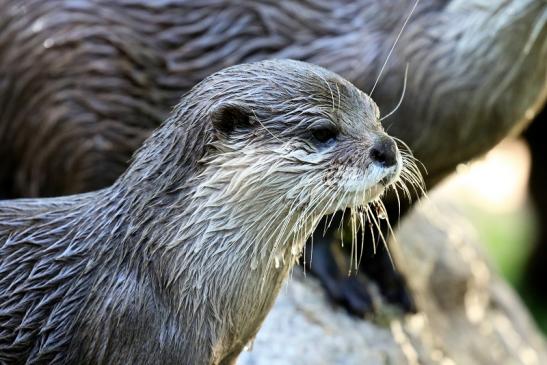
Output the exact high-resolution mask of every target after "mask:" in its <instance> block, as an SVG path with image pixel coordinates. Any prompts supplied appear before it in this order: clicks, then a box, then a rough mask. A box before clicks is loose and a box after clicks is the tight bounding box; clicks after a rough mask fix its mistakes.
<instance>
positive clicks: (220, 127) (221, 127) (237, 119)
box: [211, 102, 252, 135]
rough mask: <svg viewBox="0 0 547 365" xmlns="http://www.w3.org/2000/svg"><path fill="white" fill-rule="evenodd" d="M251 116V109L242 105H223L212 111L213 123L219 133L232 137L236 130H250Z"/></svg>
mask: <svg viewBox="0 0 547 365" xmlns="http://www.w3.org/2000/svg"><path fill="white" fill-rule="evenodd" d="M251 114H252V111H251V109H250V108H249V107H247V106H246V105H244V104H242V103H233V102H232V103H223V104H220V105H218V106H216V107H215V108H214V109H213V110H212V111H211V122H212V123H213V127H214V128H215V129H216V130H217V131H218V132H220V133H223V134H225V135H230V134H231V133H232V132H233V131H234V130H236V129H248V128H250V127H251V126H252V122H251Z"/></svg>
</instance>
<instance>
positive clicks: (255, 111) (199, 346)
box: [0, 60, 412, 364]
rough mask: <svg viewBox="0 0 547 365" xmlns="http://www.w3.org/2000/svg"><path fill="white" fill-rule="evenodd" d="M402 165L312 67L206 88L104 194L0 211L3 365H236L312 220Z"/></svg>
mask: <svg viewBox="0 0 547 365" xmlns="http://www.w3.org/2000/svg"><path fill="white" fill-rule="evenodd" d="M403 158H404V154H401V152H400V151H399V150H398V148H397V145H396V143H395V141H394V140H393V139H392V138H391V137H389V136H388V135H387V134H386V133H385V132H384V130H383V128H382V126H381V124H380V122H379V109H378V108H377V106H376V105H375V103H374V102H373V101H372V99H370V98H369V97H368V96H367V95H366V94H365V93H363V92H362V91H360V90H358V89H357V88H356V87H354V86H353V85H352V84H351V83H349V82H348V81H346V80H344V79H342V78H341V77H340V76H338V75H336V74H334V73H332V72H330V71H327V70H325V69H322V68H320V67H318V66H312V65H308V64H305V63H302V62H297V61H289V60H279V61H264V62H259V63H252V64H243V65H239V66H233V67H230V68H227V69H224V70H222V71H220V72H218V73H216V74H214V75H212V76H210V77H208V78H206V79H205V80H204V81H202V82H200V83H199V84H198V85H197V86H195V87H194V88H193V89H192V90H191V91H190V92H189V93H188V94H187V95H185V96H184V97H183V99H182V101H181V102H180V103H179V104H178V105H177V106H176V107H175V108H174V110H173V112H172V113H171V115H170V116H169V117H168V118H167V120H166V121H165V122H164V123H163V124H162V125H161V127H160V128H159V129H157V130H156V131H155V132H154V133H153V134H152V135H151V136H150V137H149V138H148V139H147V140H146V141H145V142H144V144H143V146H142V147H141V148H140V149H139V150H138V151H137V152H136V154H135V155H134V158H133V160H132V162H131V164H130V166H129V167H128V169H127V170H126V171H125V172H124V173H123V174H122V175H121V176H120V177H119V178H118V179H117V180H116V181H115V182H114V184H113V185H111V186H110V187H107V188H104V189H101V190H97V191H94V192H89V193H82V194H78V195H72V196H63V197H54V198H35V199H20V200H12V201H2V202H1V203H0V362H2V363H20V362H26V363H48V364H61V363H63V364H65V363H73V364H151V363H160V364H175V363H176V364H232V363H233V362H234V361H235V358H236V357H237V355H238V354H239V353H240V352H241V351H242V349H243V347H244V345H245V344H246V343H247V342H248V341H249V340H250V339H251V338H252V337H253V336H254V335H255V334H256V332H257V330H258V328H259V326H260V324H261V322H262V321H263V319H264V317H265V316H266V314H267V312H268V310H269V308H270V307H271V306H272V304H273V301H274V299H275V297H276V295H277V293H278V292H279V290H280V286H281V284H282V283H283V282H284V280H285V278H286V277H287V274H288V273H289V270H290V268H291V267H292V265H293V264H294V262H295V261H296V260H297V259H298V257H299V256H300V254H301V251H302V248H303V247H304V243H305V241H306V238H307V237H308V236H309V235H310V234H311V233H312V232H313V230H314V227H315V226H316V225H317V223H318V221H319V219H320V218H321V217H322V216H324V215H325V214H329V213H332V212H334V211H336V210H339V209H344V208H351V209H352V210H353V211H355V212H359V211H362V210H363V209H365V208H366V206H367V204H368V203H369V202H373V201H376V200H377V199H378V198H379V196H380V195H381V194H382V193H383V192H384V191H385V189H386V188H387V187H389V186H392V184H394V183H397V182H398V181H400V178H399V177H400V176H401V174H403V175H402V176H404V170H403V166H405V168H408V166H410V165H411V164H412V161H408V164H407V162H406V161H404V160H403ZM358 216H359V214H357V213H356V217H358Z"/></svg>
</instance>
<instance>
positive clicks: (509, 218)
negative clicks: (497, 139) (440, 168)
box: [439, 140, 547, 334]
mask: <svg viewBox="0 0 547 365" xmlns="http://www.w3.org/2000/svg"><path fill="white" fill-rule="evenodd" d="M529 171H530V153H529V150H528V148H527V146H526V144H525V143H524V142H522V141H520V140H508V141H504V142H503V143H502V144H501V145H500V146H498V147H497V148H495V149H494V150H492V151H491V152H490V153H488V154H487V155H486V156H485V157H484V158H483V159H481V160H478V161H475V162H473V163H471V164H468V165H464V166H461V167H460V168H459V169H458V172H457V173H456V174H455V175H454V176H452V177H450V178H449V179H447V181H445V182H444V183H443V184H442V185H441V186H440V187H439V190H440V192H441V193H442V194H447V195H448V196H449V197H450V199H451V200H455V201H456V202H457V203H458V205H459V206H461V208H462V209H463V211H464V212H465V213H466V215H467V216H468V218H469V219H470V220H471V221H472V222H473V224H474V226H475V228H476V230H477V232H478V234H479V238H480V241H481V242H482V243H483V245H484V249H485V251H486V252H487V254H488V255H489V256H490V258H491V260H492V264H493V265H494V267H496V268H497V269H498V270H499V272H500V273H501V274H502V275H503V276H504V277H505V278H506V279H507V280H508V281H509V283H510V284H511V285H513V287H514V288H515V289H516V290H517V291H518V292H519V294H520V295H521V297H522V299H523V300H524V302H525V303H526V304H527V305H528V307H529V308H530V310H531V312H532V315H533V316H534V317H535V319H536V322H537V323H538V326H539V327H540V328H541V329H542V331H543V333H544V334H547V308H546V307H545V305H544V304H543V303H542V302H541V301H540V297H539V296H538V293H535V292H534V291H533V290H531V289H530V287H529V285H528V283H527V281H526V279H525V276H524V272H525V268H526V264H527V262H528V258H529V257H530V255H531V254H532V252H533V248H534V244H535V242H536V241H535V239H536V235H537V221H536V219H535V213H534V209H533V206H532V204H531V200H530V198H529V195H528V189H527V184H528V176H529ZM546 264H547V263H546Z"/></svg>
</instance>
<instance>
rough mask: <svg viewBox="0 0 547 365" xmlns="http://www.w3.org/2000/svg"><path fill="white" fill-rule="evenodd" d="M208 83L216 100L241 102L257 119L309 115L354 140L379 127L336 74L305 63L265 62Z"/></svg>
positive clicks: (367, 105) (370, 108) (373, 110)
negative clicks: (260, 115)
mask: <svg viewBox="0 0 547 365" xmlns="http://www.w3.org/2000/svg"><path fill="white" fill-rule="evenodd" d="M210 80H211V81H213V82H214V84H215V85H214V89H215V91H216V93H215V94H216V97H218V98H221V99H234V98H235V99H237V100H241V101H244V102H246V103H247V104H249V105H250V106H251V107H252V109H253V111H255V112H257V113H259V112H260V111H261V110H266V111H267V112H268V113H274V114H276V113H279V114H285V115H289V116H293V117H294V116H295V115H297V114H300V115H302V116H304V115H305V116H308V117H311V116H313V114H314V113H315V114H316V115H315V116H322V117H324V118H327V119H329V120H331V121H332V122H333V123H335V124H336V125H337V127H339V128H340V130H341V131H342V132H345V133H348V134H355V135H359V134H361V133H362V132H364V129H365V128H369V129H370V128H373V129H377V128H378V127H379V123H378V118H379V110H378V107H377V106H376V104H375V103H374V101H372V99H371V98H370V97H369V96H367V95H366V94H365V93H363V92H362V91H360V90H359V89H358V88H357V87H355V86H354V85H352V84H351V83H350V82H349V81H347V80H345V79H344V78H342V77H341V76H339V75H337V74H336V73H333V72H331V71H328V70H326V69H324V68H322V67H319V66H315V65H312V64H309V63H305V62H300V61H293V60H270V61H262V62H256V63H250V64H242V65H237V66H233V67H230V68H227V69H225V70H223V71H221V72H219V73H217V74H215V75H213V76H212V77H211V78H210ZM293 110H294V111H295V112H294V113H293ZM268 113H266V114H268ZM296 119H297V118H295V120H294V121H296ZM308 119H309V120H312V119H314V118H308ZM286 121H287V122H288V121H289V120H286Z"/></svg>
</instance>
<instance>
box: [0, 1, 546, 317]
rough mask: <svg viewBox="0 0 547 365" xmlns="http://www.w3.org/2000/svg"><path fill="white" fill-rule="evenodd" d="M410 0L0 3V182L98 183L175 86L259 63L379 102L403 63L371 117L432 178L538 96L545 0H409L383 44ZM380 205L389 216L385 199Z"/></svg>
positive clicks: (496, 133)
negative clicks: (280, 62)
mask: <svg viewBox="0 0 547 365" xmlns="http://www.w3.org/2000/svg"><path fill="white" fill-rule="evenodd" d="M414 1H415V0H394V1H378V0H337V1H320V0H298V1H297V0H280V1H274V2H270V1H239V2H237V4H236V3H234V2H231V1H223V0H219V1H215V2H203V1H198V0H189V1H186V0H185V1H182V0H171V1H159V2H154V1H147V0H131V1H122V0H114V1H111V0H109V1H106V0H81V1H78V2H69V1H63V0H49V1H36V0H0V14H2V22H1V24H0V158H1V160H2V164H1V165H0V188H1V190H2V192H3V194H4V195H5V196H11V197H13V196H27V197H32V196H52V195H59V194H72V193H78V192H83V191H89V190H93V189H98V188H101V187H104V186H106V185H108V184H110V183H112V181H114V180H115V179H116V178H117V177H118V176H119V175H120V174H121V173H122V171H124V169H125V168H126V166H127V160H128V158H129V156H130V155H131V153H132V152H133V151H134V150H135V149H136V148H137V147H138V146H139V145H140V144H141V143H142V141H143V140H144V138H146V136H147V135H148V133H149V131H150V130H152V129H153V128H154V127H156V126H157V125H159V123H160V122H161V121H162V120H163V119H164V118H165V116H166V115H167V113H168V112H169V110H170V108H171V106H172V105H174V104H175V103H176V101H177V99H178V98H179V96H180V94H181V93H182V92H185V91H187V90H189V89H190V88H191V87H192V86H193V85H195V84H196V83H197V82H199V81H200V80H202V79H203V78H204V77H205V76H206V75H209V74H211V73H213V72H215V71H217V70H219V69H220V68H223V67H225V66H229V65H233V64H237V63H241V62H248V61H253V60H260V59H265V58H272V57H276V58H279V57H282V58H294V59H300V60H303V61H308V62H311V63H314V64H318V65H321V66H323V67H326V68H328V69H330V70H332V71H335V72H337V73H338V74H340V75H342V76H343V77H345V78H347V79H348V80H350V81H351V82H353V83H354V84H355V85H356V86H357V87H359V88H360V89H361V90H364V91H370V90H372V89H373V87H374V86H375V85H376V87H375V88H374V93H373V95H372V96H373V97H374V99H375V101H376V102H377V103H378V105H379V107H380V109H381V110H382V111H383V112H386V111H388V110H391V109H392V108H393V107H394V106H395V105H396V104H397V102H398V100H399V98H400V93H401V88H402V85H403V79H404V69H405V65H406V64H407V63H408V66H409V67H408V85H407V88H406V92H405V94H404V98H403V99H402V103H401V105H400V107H399V108H398V110H397V112H396V113H394V114H392V115H391V116H390V117H389V118H388V119H385V120H384V123H385V124H386V127H389V131H390V133H391V134H392V135H393V136H395V137H398V138H400V139H402V140H404V141H405V142H406V143H407V144H408V145H409V146H410V148H411V149H412V151H413V152H414V154H415V155H416V157H418V159H419V160H420V161H421V162H422V163H423V164H424V165H425V167H426V169H427V172H428V173H427V175H425V180H426V185H427V186H428V187H429V188H432V187H433V186H434V185H435V184H437V183H438V182H439V181H440V180H441V179H442V178H443V177H445V176H446V175H447V174H449V173H450V172H452V171H453V170H454V169H455V167H456V166H457V165H458V164H459V163H462V162H465V161H468V160H470V159H472V158H474V157H477V156H478V155H480V154H482V153H484V152H486V151H487V150H488V149H490V148H491V147H492V146H494V145H495V144H496V143H498V142H499V141H500V140H501V139H502V138H504V137H505V136H506V135H507V134H508V133H511V132H515V131H518V130H520V129H521V128H523V126H524V125H526V124H527V123H528V122H529V121H530V120H531V119H532V118H533V117H534V115H535V114H536V112H537V110H538V109H539V108H540V107H541V105H542V104H543V103H544V102H545V98H546V95H547V87H546V86H545V85H546V78H547V76H546V75H547V71H546V69H547V64H546V60H547V54H546V52H547V46H546V42H547V29H546V28H547V27H546V17H547V15H546V14H547V10H546V9H547V5H546V3H545V1H544V0H491V1H480V0H422V1H421V2H420V3H419V4H418V6H417V7H416V10H415V12H414V15H413V16H412V18H410V21H409V23H408V26H407V27H406V29H405V31H404V32H403V34H402V36H401V37H400V38H399V41H398V44H397V47H395V48H394V49H393V52H392V53H391V47H392V45H393V44H394V41H395V39H397V38H398V37H397V36H398V32H399V30H400V29H401V25H402V23H403V22H404V20H405V19H406V17H407V15H408V13H409V11H410V9H411V7H412V6H413V4H414ZM390 53H391V57H390V59H389V62H388V63H387V64H386V67H385V68H384V67H383V66H384V62H385V61H386V59H387V56H388V55H389V54H390ZM382 69H384V72H383V76H382V78H381V79H380V80H379V82H378V83H376V81H377V79H378V75H379V74H380V71H381V70H382ZM384 114H385V113H384ZM410 205H411V203H407V202H403V206H402V209H403V211H404V210H406V209H408V208H409V207H410ZM387 210H388V212H387V213H388V214H387V215H388V216H389V218H390V221H391V222H392V223H396V222H397V220H398V217H399V209H398V207H397V204H396V203H393V202H392V203H389V202H388V209H387ZM325 240H326V241H327V242H330V239H329V238H327V239H325ZM315 242H319V239H317V240H316V241H315ZM371 246H372V245H367V244H365V247H371ZM321 247H322V246H321V245H317V244H316V245H315V248H316V249H320V248H321ZM382 252H383V251H380V253H382ZM314 256H315V257H316V258H318V257H319V256H318V255H314ZM375 257H376V258H378V259H379V260H382V258H383V259H384V260H385V261H379V262H380V265H374V263H372V262H370V261H369V262H368V265H363V266H362V267H363V268H364V269H367V270H371V269H373V268H374V267H377V268H378V270H376V271H377V272H379V273H381V274H379V275H380V276H383V275H384V273H385V272H390V267H391V265H390V263H389V261H388V260H386V257H387V256H386V255H383V256H382V255H376V256H375ZM314 261H315V262H316V263H319V262H320V261H321V260H317V259H316V260H314ZM384 262H387V266H386V265H385V264H383V263H384ZM321 271H322V272H324V273H327V274H328V272H329V270H321ZM375 276H378V275H375ZM346 277H347V275H345V273H344V275H340V278H339V279H336V280H334V281H332V280H331V282H330V283H328V285H327V288H331V289H329V291H330V293H331V294H332V295H333V296H342V297H343V298H342V301H348V300H350V299H348V298H347V297H348V295H346V294H345V291H343V290H342V293H338V294H336V293H334V291H335V288H337V287H340V286H344V285H346V283H345V280H346ZM323 278H324V280H327V279H328V275H323ZM379 279H382V278H379ZM382 280H383V279H382ZM382 286H383V285H382ZM351 287H352V286H351V285H350V288H351ZM349 291H351V289H349ZM356 306H357V307H360V308H356V309H357V311H358V312H362V311H363V310H362V308H361V307H363V306H362V305H356Z"/></svg>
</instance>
